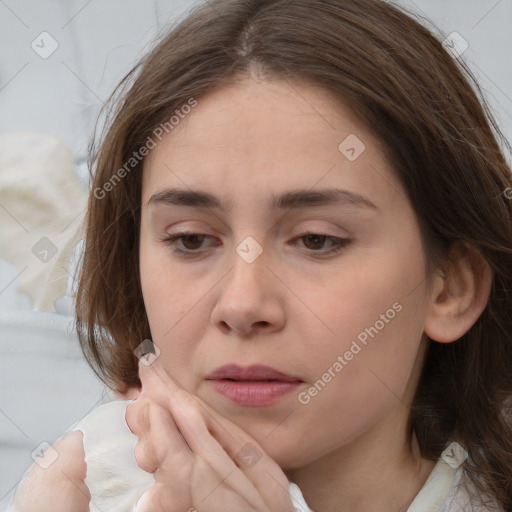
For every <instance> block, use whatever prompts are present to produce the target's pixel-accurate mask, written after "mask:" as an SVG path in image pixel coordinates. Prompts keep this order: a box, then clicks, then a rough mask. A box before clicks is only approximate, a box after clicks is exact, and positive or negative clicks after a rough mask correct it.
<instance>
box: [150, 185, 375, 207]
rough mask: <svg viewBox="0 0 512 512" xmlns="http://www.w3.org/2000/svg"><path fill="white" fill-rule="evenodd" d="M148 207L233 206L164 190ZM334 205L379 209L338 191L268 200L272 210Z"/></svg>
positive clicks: (297, 192)
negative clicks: (158, 205)
mask: <svg viewBox="0 0 512 512" xmlns="http://www.w3.org/2000/svg"><path fill="white" fill-rule="evenodd" d="M151 204H164V205H176V206H189V207H196V208H211V209H218V210H222V211H230V210H231V209H232V206H233V204H232V203H231V202H230V201H223V200H221V199H220V198H218V197H217V196H214V195H212V194H210V193H208V192H202V191H200V190H191V189H178V188H167V189H164V190H161V191H160V192H157V193H155V194H153V195H152V196H151V197H150V199H149V201H148V206H149V205H151ZM333 204H350V205H352V206H358V207H361V208H370V209H374V210H378V208H377V206H376V205H375V204H374V203H373V202H372V201H371V200H370V199H368V198H367V197H365V196H362V195H360V194H357V193H356V192H351V191H350V190H345V189H339V188H328V189H322V190H291V191H288V192H284V193H281V194H278V195H273V196H272V197H271V199H270V207H271V208H272V209H274V210H277V209H280V210H281V209H298V208H311V207H314V206H322V205H333Z"/></svg>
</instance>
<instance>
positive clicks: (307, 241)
mask: <svg viewBox="0 0 512 512" xmlns="http://www.w3.org/2000/svg"><path fill="white" fill-rule="evenodd" d="M297 240H301V245H302V246H303V247H305V248H306V249H307V250H308V252H310V253H318V254H317V256H323V255H328V254H331V253H335V252H338V251H341V250H342V249H344V248H345V247H346V246H347V245H348V244H349V243H350V241H351V240H350V239H349V238H339V237H337V236H329V235H323V234H321V233H304V234H303V235H302V236H300V237H298V239H297ZM326 242H328V245H325V244H326Z"/></svg>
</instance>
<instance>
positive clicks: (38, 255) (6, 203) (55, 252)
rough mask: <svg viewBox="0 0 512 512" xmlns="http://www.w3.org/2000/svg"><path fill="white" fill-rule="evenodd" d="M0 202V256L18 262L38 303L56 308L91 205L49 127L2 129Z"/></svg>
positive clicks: (23, 285) (24, 287)
mask: <svg viewBox="0 0 512 512" xmlns="http://www.w3.org/2000/svg"><path fill="white" fill-rule="evenodd" d="M0 205H1V208H0V226H1V229H0V257H2V258H4V259H5V260H7V261H8V262H10V263H11V264H13V265H14V266H15V267H16V269H17V272H18V275H17V277H19V290H20V291H22V292H24V293H26V294H28V295H29V296H30V298H31V299H32V301H33V307H34V309H37V310H40V311H48V312H53V311H55V307H56V305H55V304H54V303H55V301H56V300H57V299H59V298H61V297H63V296H65V295H66V293H67V292H68V291H69V290H68V282H69V281H70V277H71V276H70V275H69V274H68V272H70V274H72V273H73V272H72V271H70V269H68V266H69V263H70V259H71V257H72V256H73V253H74V250H75V247H76V245H77V243H78V242H79V240H80V239H81V237H82V222H81V220H82V218H83V217H84V216H85V210H86V206H87V189H86V188H85V187H84V186H83V185H82V184H81V183H80V182H79V180H78V177H77V175H76V174H75V170H74V163H73V156H72V154H71V152H70V151H69V149H68V148H67V147H66V145H65V144H64V143H63V142H62V141H61V140H60V139H58V138H57V137H55V136H53V135H49V134H45V133H34V132H15V133H8V134H2V135H0ZM13 289H14V288H13ZM68 309H69V308H68Z"/></svg>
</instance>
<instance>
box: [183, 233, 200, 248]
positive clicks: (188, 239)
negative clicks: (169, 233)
mask: <svg viewBox="0 0 512 512" xmlns="http://www.w3.org/2000/svg"><path fill="white" fill-rule="evenodd" d="M205 236H206V235H196V234H192V235H184V236H182V237H180V238H181V243H182V244H183V247H185V249H189V250H191V251H193V250H194V249H199V248H200V247H201V244H202V242H203V240H204V237H205Z"/></svg>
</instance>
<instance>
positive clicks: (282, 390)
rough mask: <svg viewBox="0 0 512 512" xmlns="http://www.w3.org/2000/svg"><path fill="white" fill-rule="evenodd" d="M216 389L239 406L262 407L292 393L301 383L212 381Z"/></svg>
mask: <svg viewBox="0 0 512 512" xmlns="http://www.w3.org/2000/svg"><path fill="white" fill-rule="evenodd" d="M210 382H211V383H212V384H213V386H214V388H215V389H216V390H217V391H218V392H219V393H220V394H222V395H224V396H225V397H227V398H229V399H230V400H232V401H233V402H235V403H237V404H239V405H245V406H249V407H262V406H265V405H270V404H273V403H275V402H277V401H278V400H279V399H280V398H281V397H282V396H284V395H286V394H288V393H291V392H292V391H294V390H295V389H297V386H299V384H300V382H298V381H293V382H284V381H278V380H274V381H233V380H224V379H222V380H211V381H210Z"/></svg>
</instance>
